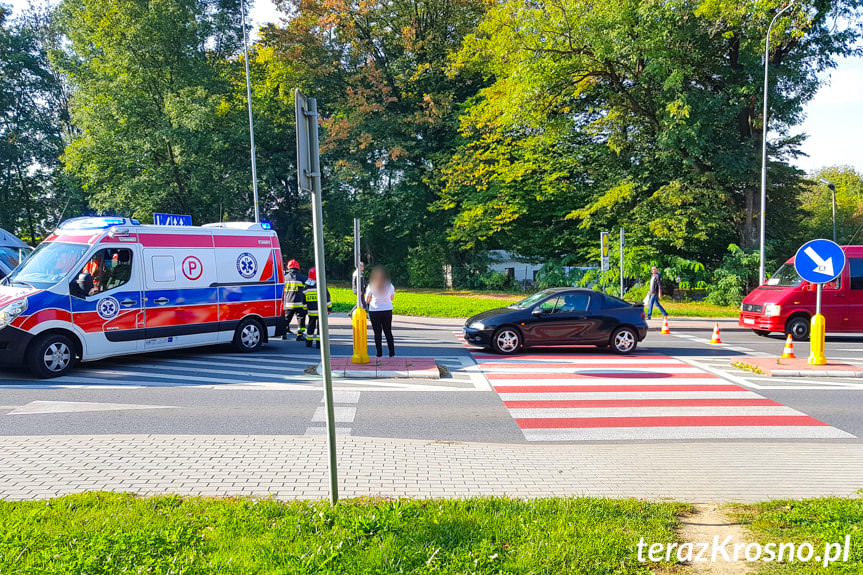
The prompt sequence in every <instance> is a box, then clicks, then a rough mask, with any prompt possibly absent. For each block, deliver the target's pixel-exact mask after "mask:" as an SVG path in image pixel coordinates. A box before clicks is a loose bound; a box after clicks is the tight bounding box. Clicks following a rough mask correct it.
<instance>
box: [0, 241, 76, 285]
mask: <svg viewBox="0 0 863 575" xmlns="http://www.w3.org/2000/svg"><path fill="white" fill-rule="evenodd" d="M89 248H90V246H88V245H86V244H65V243H63V242H44V243H43V244H41V245H40V246H39V247H38V248H36V250H35V251H34V252H33V253H32V254H30V257H28V258H27V259H26V260H24V263H22V264H21V265H20V266H18V267H17V268H16V269H15V271H13V272H12V273H11V274H9V275H8V276H7V278H6V283H9V284H10V285H14V284H25V285H30V286H33V287H35V288H39V289H48V288H50V287H51V286H53V285H55V284H56V283H57V282H58V281H60V280H62V279H63V278H64V277H66V275H67V274H68V273H69V272H70V271H72V270H73V269H74V268H75V266H76V264H77V263H78V262H79V261H80V260H81V256H83V255H84V254H85V253H86V252H87V250H88V249H89Z"/></svg>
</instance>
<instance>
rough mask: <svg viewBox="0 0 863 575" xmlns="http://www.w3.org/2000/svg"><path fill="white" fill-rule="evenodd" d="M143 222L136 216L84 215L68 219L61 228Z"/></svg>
mask: <svg viewBox="0 0 863 575" xmlns="http://www.w3.org/2000/svg"><path fill="white" fill-rule="evenodd" d="M140 224H141V222H139V221H138V220H136V219H134V218H113V217H111V218H108V217H83V218H72V219H71V220H66V221H65V222H63V223H62V224H60V226H59V227H58V228H57V229H59V230H104V229H107V228H110V227H113V226H138V225H140Z"/></svg>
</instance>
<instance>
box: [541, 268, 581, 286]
mask: <svg viewBox="0 0 863 575" xmlns="http://www.w3.org/2000/svg"><path fill="white" fill-rule="evenodd" d="M583 275H584V271H583V270H579V269H573V270H569V272H567V270H566V268H565V267H564V265H563V263H561V262H560V261H549V262H547V263H546V264H545V265H543V266H542V268H541V269H540V270H539V271H538V272H536V287H537V289H541V290H543V289H546V288H552V287H570V286H575V285H579V282H580V281H581V279H582V276H583Z"/></svg>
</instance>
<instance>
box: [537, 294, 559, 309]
mask: <svg viewBox="0 0 863 575" xmlns="http://www.w3.org/2000/svg"><path fill="white" fill-rule="evenodd" d="M561 299H563V298H561V297H550V298H548V299H547V300H545V301H544V302H542V303H541V304H539V306H538V307H539V310H540V311H541V312H542V313H554V310H555V309H556V308H557V305H558V302H559V301H560V300H561Z"/></svg>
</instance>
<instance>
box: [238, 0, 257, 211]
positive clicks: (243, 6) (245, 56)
mask: <svg viewBox="0 0 863 575" xmlns="http://www.w3.org/2000/svg"><path fill="white" fill-rule="evenodd" d="M240 12H241V13H242V15H243V60H244V61H245V63H246V98H247V100H248V102H249V145H250V148H251V154H252V197H253V200H254V203H255V223H258V222H260V221H261V210H260V208H259V207H258V168H257V166H256V165H255V122H254V120H253V119H252V80H251V77H250V76H249V46H248V44H249V42H248V40H247V39H246V2H245V0H241V2H240Z"/></svg>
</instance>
